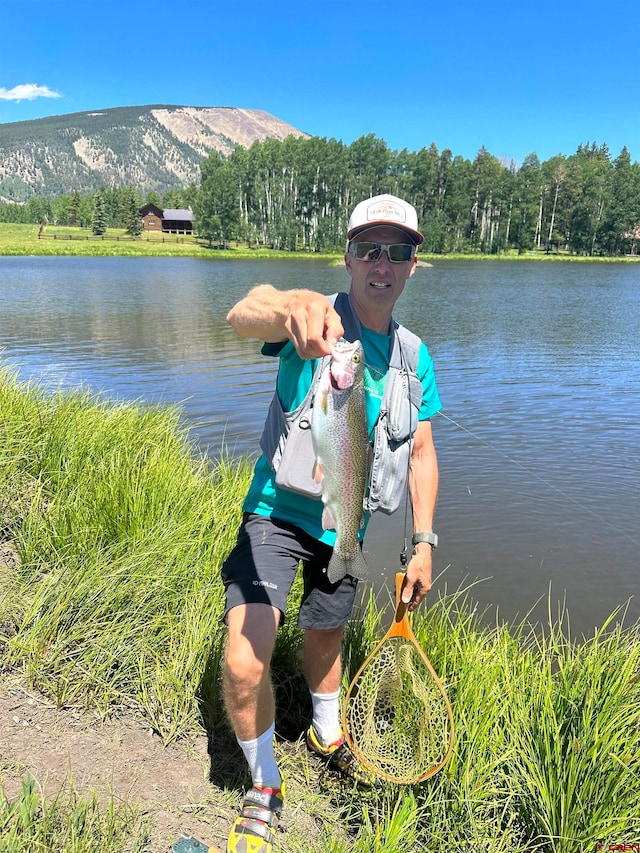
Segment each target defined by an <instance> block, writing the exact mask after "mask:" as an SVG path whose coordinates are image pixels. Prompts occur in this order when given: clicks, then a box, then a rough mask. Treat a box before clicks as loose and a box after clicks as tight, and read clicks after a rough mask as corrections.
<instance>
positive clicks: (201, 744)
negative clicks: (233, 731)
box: [0, 677, 236, 853]
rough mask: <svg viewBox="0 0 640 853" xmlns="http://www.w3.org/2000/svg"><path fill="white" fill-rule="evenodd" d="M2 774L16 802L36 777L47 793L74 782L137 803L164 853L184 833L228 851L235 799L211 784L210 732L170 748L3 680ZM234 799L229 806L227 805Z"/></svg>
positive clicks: (144, 732)
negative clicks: (26, 783) (27, 782)
mask: <svg viewBox="0 0 640 853" xmlns="http://www.w3.org/2000/svg"><path fill="white" fill-rule="evenodd" d="M0 732H1V734H0V772H1V779H2V786H3V788H4V791H5V794H6V795H7V796H8V797H9V798H12V797H14V796H15V795H16V794H17V793H18V792H19V790H20V785H21V780H22V779H23V778H24V777H25V776H26V775H27V774H29V775H30V776H31V777H32V778H34V779H35V780H36V782H37V783H38V785H39V787H40V788H41V789H42V791H43V792H44V794H45V795H53V794H55V793H57V792H58V791H59V790H60V788H61V787H62V786H63V785H65V784H66V783H70V785H72V787H73V790H74V791H76V792H78V793H80V794H83V795H84V794H88V795H91V794H93V793H96V794H97V795H98V796H99V798H100V799H106V798H108V797H109V796H113V798H114V799H115V800H116V801H117V802H130V803H133V804H135V806H136V807H137V808H138V809H139V812H140V814H141V817H142V819H146V820H148V821H149V825H150V832H151V838H150V842H149V850H150V851H153V853H161V851H162V853H164V851H167V850H169V849H170V846H171V843H172V842H173V841H175V840H176V839H177V838H179V837H180V834H181V833H182V832H185V833H186V834H190V835H194V836H196V837H197V838H200V839H202V840H203V841H204V840H206V841H207V843H209V844H211V845H213V844H217V845H218V846H220V847H221V848H224V843H225V839H226V833H227V832H228V827H229V822H230V821H231V820H233V817H234V815H235V808H236V806H235V803H234V802H233V797H232V796H230V795H229V794H226V795H225V794H224V792H223V791H222V789H220V788H217V787H216V786H215V785H214V784H213V783H212V782H210V781H209V776H210V774H211V765H212V762H211V758H210V756H209V749H208V743H207V737H206V735H204V734H202V735H200V736H196V737H193V738H192V739H191V740H189V741H188V742H186V743H185V742H181V743H179V744H172V745H170V746H168V747H165V746H164V745H163V743H162V741H161V740H160V738H158V737H157V736H156V735H154V734H153V733H152V732H151V731H150V730H149V729H148V728H147V729H145V728H144V727H143V725H142V723H141V722H139V721H136V720H133V719H131V718H127V719H126V720H125V719H116V720H109V721H106V722H103V721H101V720H100V719H99V717H98V716H97V715H95V714H92V713H90V712H86V711H77V710H61V711H57V710H56V708H55V705H53V704H52V703H51V702H49V701H48V700H47V699H45V698H44V697H43V696H41V695H38V694H37V693H33V692H31V691H29V690H27V689H26V688H25V687H24V685H23V684H22V683H21V680H20V679H18V678H6V677H5V678H4V679H3V680H2V681H1V682H0ZM225 800H226V802H225Z"/></svg>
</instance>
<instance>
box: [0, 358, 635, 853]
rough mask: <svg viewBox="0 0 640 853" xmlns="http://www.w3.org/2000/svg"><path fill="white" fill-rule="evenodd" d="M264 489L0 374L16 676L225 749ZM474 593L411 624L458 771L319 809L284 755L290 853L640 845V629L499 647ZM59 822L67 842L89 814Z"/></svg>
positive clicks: (348, 661)
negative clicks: (232, 565)
mask: <svg viewBox="0 0 640 853" xmlns="http://www.w3.org/2000/svg"><path fill="white" fill-rule="evenodd" d="M249 476H250V466H249V463H248V460H246V459H242V460H231V459H228V458H224V457H222V458H220V459H218V460H216V461H214V462H213V463H210V462H207V461H205V460H203V459H201V458H199V457H198V455H197V453H195V451H194V448H193V446H192V445H191V444H190V442H189V438H188V434H187V433H186V432H185V431H184V430H183V429H182V427H181V426H180V421H179V412H178V411H176V410H174V409H165V408H153V407H141V406H135V405H118V404H115V403H113V402H109V401H106V400H102V399H101V398H98V397H94V396H91V395H90V394H89V393H87V392H83V391H78V392H75V393H60V392H56V391H54V392H50V391H48V390H47V389H42V388H39V387H37V386H32V385H24V384H20V383H18V382H17V381H16V380H15V379H14V378H13V377H12V376H11V375H10V374H8V373H6V372H5V373H4V374H2V376H1V377H0V532H1V534H2V538H4V539H10V540H12V542H13V543H14V544H15V545H16V547H17V549H18V551H19V553H20V556H21V561H20V563H19V565H17V566H16V567H15V568H8V567H6V566H5V567H4V569H0V573H1V577H0V583H1V584H2V587H3V593H4V595H3V596H1V597H0V666H2V667H3V668H4V669H5V670H6V669H21V670H22V671H23V672H24V673H26V674H27V676H28V678H29V679H30V681H31V683H32V684H33V685H35V686H37V687H39V688H40V689H41V690H43V691H45V692H47V693H48V694H49V695H51V696H54V697H56V699H57V701H58V703H59V704H60V705H63V704H65V703H83V704H86V705H90V706H91V707H93V708H98V709H100V710H101V711H102V712H103V713H105V714H107V713H111V712H113V711H117V710H120V709H130V710H132V711H134V712H135V713H138V714H141V715H143V716H144V717H145V718H146V719H147V720H148V722H149V725H151V726H152V727H153V728H154V729H155V730H156V731H157V732H158V733H159V734H160V735H161V737H162V738H163V739H164V740H165V741H166V742H170V741H172V740H175V739H176V738H179V737H180V736H181V735H183V734H185V733H187V732H190V731H192V730H194V729H195V728H197V727H201V726H202V725H203V721H206V723H207V724H208V725H209V726H214V727H216V728H220V726H222V725H223V723H224V712H223V708H222V703H221V699H220V691H219V679H220V660H221V657H222V653H223V630H222V626H221V623H220V616H221V612H222V606H223V592H222V588H221V582H220V580H219V567H220V563H221V561H222V559H223V558H224V556H225V555H226V553H227V552H228V550H229V549H230V547H231V546H232V542H233V538H234V536H235V530H236V527H237V523H238V521H239V514H240V504H241V497H242V494H243V493H244V491H245V489H246V487H247V484H248V479H249ZM471 593H472V589H468V590H466V591H465V590H456V591H453V592H449V591H447V590H446V589H445V590H444V591H443V592H442V594H441V595H440V596H439V597H436V595H435V594H434V595H432V596H431V597H430V600H429V602H428V607H427V608H423V610H422V611H419V612H418V613H417V614H416V615H415V617H414V626H413V627H414V631H415V633H416V635H417V637H418V639H419V640H420V642H421V643H422V644H423V646H424V648H425V650H426V652H427V654H428V656H429V657H430V659H431V661H432V663H433V664H434V666H435V668H436V670H437V671H438V673H439V674H440V676H441V677H442V679H443V681H444V682H445V684H446V686H447V689H448V691H449V695H450V697H451V700H452V704H453V708H454V715H455V720H456V727H457V738H456V746H455V750H454V753H453V755H452V757H451V760H450V761H449V763H448V764H447V766H446V767H445V768H444V770H443V771H442V772H440V773H439V774H437V775H436V776H435V777H433V778H432V779H430V780H428V781H427V782H426V783H424V784H422V785H417V786H415V787H413V788H404V789H398V788H394V787H393V786H389V785H383V786H380V787H379V788H376V789H375V790H374V791H373V792H372V793H370V794H368V795H366V796H363V795H361V794H359V793H355V792H352V791H347V790H341V789H330V790H328V791H323V790H322V789H319V788H318V786H317V785H316V784H315V782H313V781H312V776H311V770H310V769H309V765H308V764H307V763H305V760H306V759H302V758H301V753H300V752H299V751H297V750H296V748H295V747H292V746H291V744H287V742H286V741H285V742H284V743H281V744H279V746H278V754H279V760H280V761H281V762H282V763H283V765H285V764H286V767H285V773H286V775H287V778H288V779H290V780H291V786H290V789H291V790H295V792H296V795H295V796H296V799H295V810H294V814H300V813H303V812H306V813H307V814H308V815H309V822H310V823H311V826H312V830H311V831H310V833H311V834H308V835H307V836H305V837H304V838H302V837H301V836H300V834H297V833H296V832H291V831H290V832H289V833H284V834H283V835H282V842H281V846H282V849H283V851H289V852H290V853H294V851H296V853H297V851H302V850H318V851H325V850H332V851H334V853H346V851H347V850H348V851H349V853H370V851H377V853H400V852H401V851H402V853H404V851H427V852H428V851H432V852H433V853H436V851H437V853H448V852H449V851H450V853H453V851H456V853H459V851H478V853H480V851H483V853H507V851H509V853H513V851H537V850H540V851H545V853H551V852H552V851H553V853H578V851H583V850H584V851H592V850H595V849H596V846H597V845H598V844H601V845H603V846H604V847H605V849H606V846H608V845H609V844H624V843H633V842H638V841H640V784H639V782H640V701H639V700H640V680H639V677H638V676H639V674H640V636H639V634H640V627H639V626H638V625H634V626H631V627H630V628H625V629H623V628H622V627H620V625H619V624H618V621H619V620H618V617H617V616H615V617H612V618H611V620H609V621H608V622H607V624H605V625H603V626H602V628H601V630H600V631H598V632H597V633H596V634H595V635H594V636H593V637H591V638H588V639H586V640H584V641H583V642H581V643H575V642H573V641H572V640H571V638H570V636H569V631H568V629H567V628H566V627H565V625H566V621H567V620H566V619H565V614H563V613H560V614H559V616H558V618H556V619H553V618H552V617H551V616H550V617H549V622H548V625H546V626H540V625H538V626H534V627H530V626H528V625H526V623H523V624H521V625H516V626H506V625H502V624H496V625H493V626H492V625H491V624H490V623H489V621H488V618H487V614H486V613H485V614H478V613H477V612H476V609H475V607H474V604H473V601H472V600H471ZM299 595H300V589H299V585H298V584H297V585H296V587H295V588H294V592H293V594H292V600H291V603H290V604H291V613H290V614H289V619H288V622H287V626H286V627H285V629H284V630H283V632H282V633H281V635H280V637H279V641H278V647H277V651H276V656H275V660H274V669H275V681H276V691H277V703H278V710H277V728H278V731H279V733H280V734H284V735H285V738H293V739H295V738H296V737H297V736H298V735H299V733H300V732H301V731H302V729H303V727H304V724H305V714H307V713H308V697H307V695H306V692H305V688H304V682H303V680H302V677H301V675H300V670H299V664H298V652H299V648H300V641H301V637H300V632H299V631H298V629H297V628H296V626H295V609H296V606H297V600H298V597H299ZM617 620H618V621H617ZM383 621H384V620H382V619H381V616H380V613H379V611H378V608H377V607H376V603H375V600H374V598H373V597H370V598H369V599H368V600H367V601H365V602H364V604H363V605H362V608H361V610H360V612H358V613H357V614H356V615H355V616H354V618H353V620H352V621H351V623H350V626H349V631H348V634H347V637H346V640H345V656H344V659H345V671H344V683H345V685H346V684H347V683H348V681H349V679H350V677H351V676H352V675H353V673H354V672H355V671H356V669H357V667H358V666H359V664H360V663H361V662H362V660H363V659H364V657H365V656H366V654H367V652H368V650H370V649H371V648H372V646H373V644H374V643H375V642H376V640H377V639H378V638H379V636H380V635H381V633H382V632H383V629H384V626H383V624H382V622H383ZM287 762H288V763H287ZM32 795H33V791H31V792H29V791H25V792H23V797H22V802H23V804H24V805H23V806H20V807H18V806H15V807H14V806H13V805H11V804H7V803H4V804H3V803H2V802H1V801H0V839H4V838H5V837H10V838H13V837H14V836H15V833H16V831H17V830H16V829H15V827H16V826H17V823H16V820H17V818H16V815H17V811H16V809H19V808H23V807H24V808H28V807H29V802H32V800H30V799H29V798H30V797H32ZM57 808H58V812H59V813H60V814H61V815H62V816H63V818H61V820H62V823H63V824H64V826H65V827H66V829H65V830H64V831H68V829H69V824H70V822H72V821H73V820H74V819H75V818H73V814H75V812H74V810H73V808H71V811H69V807H68V806H67V805H64V806H63V804H62V803H58V807H57ZM74 808H75V807H74ZM82 808H84V806H83V807H82ZM3 809H4V811H3ZM11 809H13V811H11ZM91 809H93V806H91ZM91 809H90V811H91ZM7 810H9V811H7ZM39 813H40V814H46V813H47V812H46V809H45V810H44V811H43V810H42V809H41V810H40V812H39ZM92 813H93V812H92ZM65 816H66V817H65ZM103 817H104V815H103ZM96 820H97V818H96ZM294 820H295V818H294ZM48 825H52V822H51V821H49V823H48ZM336 826H339V827H340V832H339V833H336V832H334V830H335V829H336ZM2 827H4V829H3V828H2ZM7 827H8V829H7ZM319 827H320V828H319ZM108 831H111V830H108ZM60 832H63V830H62V829H61V830H60ZM7 833H9V835H7ZM10 833H13V835H11V834H10ZM61 837H62V836H61ZM301 838H302V840H301ZM310 838H312V839H313V841H312V843H311V842H310V840H309V839H310ZM1 844H2V841H0V850H1V849H2V847H1ZM59 846H60V845H59ZM6 849H16V850H21V849H22V848H20V847H15V848H12V847H8V848H6ZM25 849H26V848H25ZM51 849H55V845H53V846H52V847H51ZM60 849H64V844H62V846H61V847H60ZM74 849H75V848H74ZM78 849H79V850H82V849H83V848H82V847H79V848H78ZM104 849H111V848H110V847H109V846H107V845H106V844H105V846H104Z"/></svg>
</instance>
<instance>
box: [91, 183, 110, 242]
mask: <svg viewBox="0 0 640 853" xmlns="http://www.w3.org/2000/svg"><path fill="white" fill-rule="evenodd" d="M91 230H92V232H93V233H94V234H95V235H96V237H101V236H102V235H103V234H106V231H107V198H106V191H105V188H104V187H100V189H99V190H98V192H97V193H96V194H95V196H94V200H93V218H92V220H91Z"/></svg>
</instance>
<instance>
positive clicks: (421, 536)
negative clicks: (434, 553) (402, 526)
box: [411, 533, 438, 548]
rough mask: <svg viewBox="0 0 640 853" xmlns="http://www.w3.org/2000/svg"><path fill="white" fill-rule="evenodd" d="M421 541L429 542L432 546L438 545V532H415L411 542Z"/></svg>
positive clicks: (415, 543) (413, 543)
mask: <svg viewBox="0 0 640 853" xmlns="http://www.w3.org/2000/svg"><path fill="white" fill-rule="evenodd" d="M419 542H428V543H429V545H431V547H432V548H437V547H438V535H437V533H414V534H413V536H412V537H411V544H412V545H417V544H418V543H419Z"/></svg>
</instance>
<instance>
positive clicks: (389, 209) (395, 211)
mask: <svg viewBox="0 0 640 853" xmlns="http://www.w3.org/2000/svg"><path fill="white" fill-rule="evenodd" d="M378 219H389V220H393V221H395V222H406V221H407V212H406V210H405V209H404V207H402V206H401V205H399V204H396V203H395V202H393V201H376V202H374V203H373V204H370V205H369V207H368V208H367V220H368V221H369V222H375V221H376V220H378Z"/></svg>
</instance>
